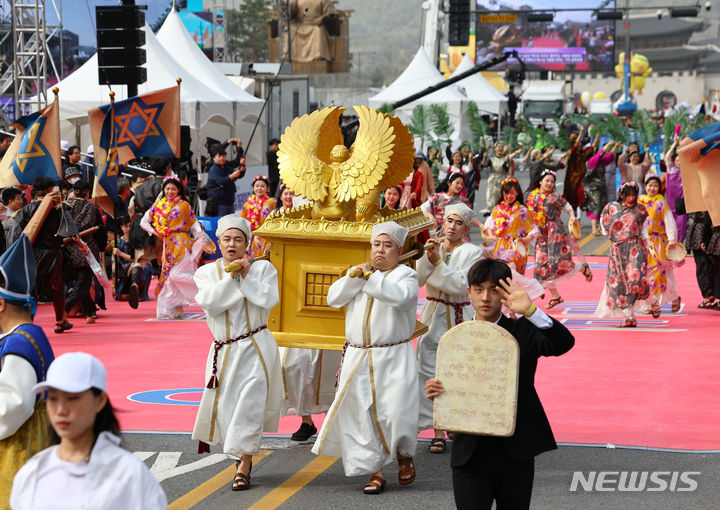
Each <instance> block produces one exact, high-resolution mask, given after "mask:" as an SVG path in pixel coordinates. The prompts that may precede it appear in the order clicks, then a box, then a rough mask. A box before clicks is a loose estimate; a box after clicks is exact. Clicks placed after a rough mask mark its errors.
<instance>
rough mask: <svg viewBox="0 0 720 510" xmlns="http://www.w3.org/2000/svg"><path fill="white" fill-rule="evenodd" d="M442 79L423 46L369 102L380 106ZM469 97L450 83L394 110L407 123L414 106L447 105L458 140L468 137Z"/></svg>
mask: <svg viewBox="0 0 720 510" xmlns="http://www.w3.org/2000/svg"><path fill="white" fill-rule="evenodd" d="M443 80H444V78H443V76H442V74H440V71H438V70H437V69H436V68H435V66H434V65H433V64H432V62H431V61H430V58H429V57H428V56H427V53H425V50H424V49H423V48H420V49H419V50H418V51H417V53H416V54H415V57H413V59H412V61H411V62H410V64H408V66H407V68H406V69H405V70H404V71H403V72H402V73H401V74H400V76H398V77H397V79H396V80H395V81H394V82H392V83H391V84H390V85H388V86H387V87H385V88H384V89H383V90H381V91H380V92H378V93H377V94H376V95H374V96H373V97H371V98H370V99H369V101H368V103H369V105H370V106H371V107H372V108H381V107H382V106H383V105H384V104H391V103H394V102H396V101H399V100H401V99H405V98H406V97H408V96H411V95H413V94H415V93H417V92H420V91H421V90H424V89H426V88H427V87H429V86H431V85H435V84H437V83H440V82H442V81H443ZM466 101H467V97H465V95H464V94H463V93H461V92H460V91H459V90H458V89H457V87H455V86H454V85H450V86H449V87H445V88H443V89H440V90H438V91H435V92H433V93H432V94H428V95H427V96H425V97H422V98H420V99H418V100H416V101H413V102H412V103H410V104H408V105H405V106H402V107H400V108H398V109H397V110H395V114H396V115H397V116H398V118H399V119H400V120H402V121H403V122H405V123H407V122H409V121H410V118H411V117H412V111H413V108H415V106H417V105H418V104H423V105H429V104H444V105H447V107H448V113H449V115H450V119H451V121H452V123H453V127H454V128H455V132H454V133H453V139H454V140H456V141H459V140H463V139H465V138H466V137H467V135H468V133H467V127H466V122H465V115H464V103H465V102H466Z"/></svg>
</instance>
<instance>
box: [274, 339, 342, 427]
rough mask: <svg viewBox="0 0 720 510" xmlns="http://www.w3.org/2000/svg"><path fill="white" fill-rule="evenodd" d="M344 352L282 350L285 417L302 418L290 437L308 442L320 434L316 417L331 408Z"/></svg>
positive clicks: (283, 348) (284, 348) (282, 348)
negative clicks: (313, 417) (298, 426)
mask: <svg viewBox="0 0 720 510" xmlns="http://www.w3.org/2000/svg"><path fill="white" fill-rule="evenodd" d="M340 358H341V353H340V352H339V351H328V350H320V349H299V348H288V347H280V360H281V365H282V380H283V390H284V397H285V401H284V408H283V416H289V415H292V416H300V417H302V422H301V424H300V428H299V429H298V430H297V431H295V433H294V434H293V435H292V436H291V437H290V439H292V440H293V441H307V440H308V439H309V438H310V437H311V436H313V435H315V434H317V428H316V427H315V424H314V423H313V420H312V415H313V414H323V413H326V412H327V410H328V409H330V404H332V401H333V399H334V398H335V381H336V376H337V371H338V369H339V368H340Z"/></svg>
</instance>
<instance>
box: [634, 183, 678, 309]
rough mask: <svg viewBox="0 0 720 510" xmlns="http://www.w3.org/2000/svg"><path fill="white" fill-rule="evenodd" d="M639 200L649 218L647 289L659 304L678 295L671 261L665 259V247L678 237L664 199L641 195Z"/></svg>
mask: <svg viewBox="0 0 720 510" xmlns="http://www.w3.org/2000/svg"><path fill="white" fill-rule="evenodd" d="M638 202H639V203H641V204H642V205H644V206H645V209H646V210H647V213H648V217H647V219H646V220H645V226H646V228H647V231H648V236H649V239H648V260H647V265H648V273H647V280H648V282H649V283H650V292H651V293H652V294H654V295H655V297H657V298H658V301H659V302H660V304H662V303H666V302H668V301H673V300H674V299H676V298H677V297H678V295H677V290H676V288H675V279H674V277H673V270H672V262H671V261H670V260H669V259H668V258H667V253H666V250H667V246H668V243H669V242H670V241H676V240H677V227H676V225H675V219H674V217H673V215H672V211H671V210H670V208H669V207H668V205H667V202H666V200H665V198H664V197H663V196H662V195H660V194H657V195H654V196H652V197H651V196H649V195H640V197H638Z"/></svg>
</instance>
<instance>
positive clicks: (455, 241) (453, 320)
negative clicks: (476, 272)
mask: <svg viewBox="0 0 720 510" xmlns="http://www.w3.org/2000/svg"><path fill="white" fill-rule="evenodd" d="M474 218H475V212H474V211H473V210H472V209H470V208H469V207H468V206H466V205H465V204H456V205H451V206H448V207H446V208H445V215H444V219H443V233H444V235H445V240H444V241H443V242H442V244H441V245H440V246H436V247H435V248H432V249H430V250H428V251H427V252H426V253H425V255H424V256H423V257H422V258H421V259H420V260H418V263H417V272H418V283H419V284H420V285H421V286H422V285H425V293H426V295H427V301H426V302H425V305H424V306H423V310H422V313H421V315H420V322H422V323H423V324H427V325H428V332H427V333H425V334H424V335H423V336H421V337H420V338H419V339H418V346H417V358H418V370H419V373H418V391H419V395H420V417H419V420H418V428H419V429H420V430H425V429H429V428H432V426H433V404H432V401H431V400H430V399H428V398H427V397H426V396H425V383H426V382H427V380H428V379H430V378H432V377H435V359H436V356H437V348H438V342H440V337H442V336H443V334H444V333H445V332H446V331H448V330H449V329H451V328H452V327H454V326H457V325H458V324H460V323H461V322H466V321H469V320H472V318H473V315H474V313H475V311H474V310H473V307H472V305H471V304H470V298H469V297H468V291H467V287H468V285H467V272H468V270H469V269H470V268H471V267H472V266H473V264H474V263H475V262H477V261H478V260H481V259H482V258H483V251H482V249H481V248H480V247H479V246H476V245H474V244H471V243H463V237H464V236H465V235H467V233H468V232H469V231H470V226H471V225H472V222H473V219H474ZM445 446H446V440H445V432H444V431H442V430H437V429H436V430H435V438H434V439H433V440H432V442H431V443H430V452H431V453H443V452H444V451H445Z"/></svg>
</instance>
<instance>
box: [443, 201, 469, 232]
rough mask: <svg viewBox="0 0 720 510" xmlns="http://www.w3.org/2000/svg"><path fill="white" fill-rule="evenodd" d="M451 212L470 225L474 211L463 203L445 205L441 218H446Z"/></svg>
mask: <svg viewBox="0 0 720 510" xmlns="http://www.w3.org/2000/svg"><path fill="white" fill-rule="evenodd" d="M452 214H454V215H455V216H459V217H460V218H462V220H463V222H464V223H465V224H466V225H467V226H468V227H469V226H470V225H472V221H473V220H474V219H475V211H473V210H472V209H470V208H469V207H468V206H466V205H465V204H454V205H449V206H447V207H446V208H445V214H443V219H445V218H447V217H448V216H450V215H452Z"/></svg>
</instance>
